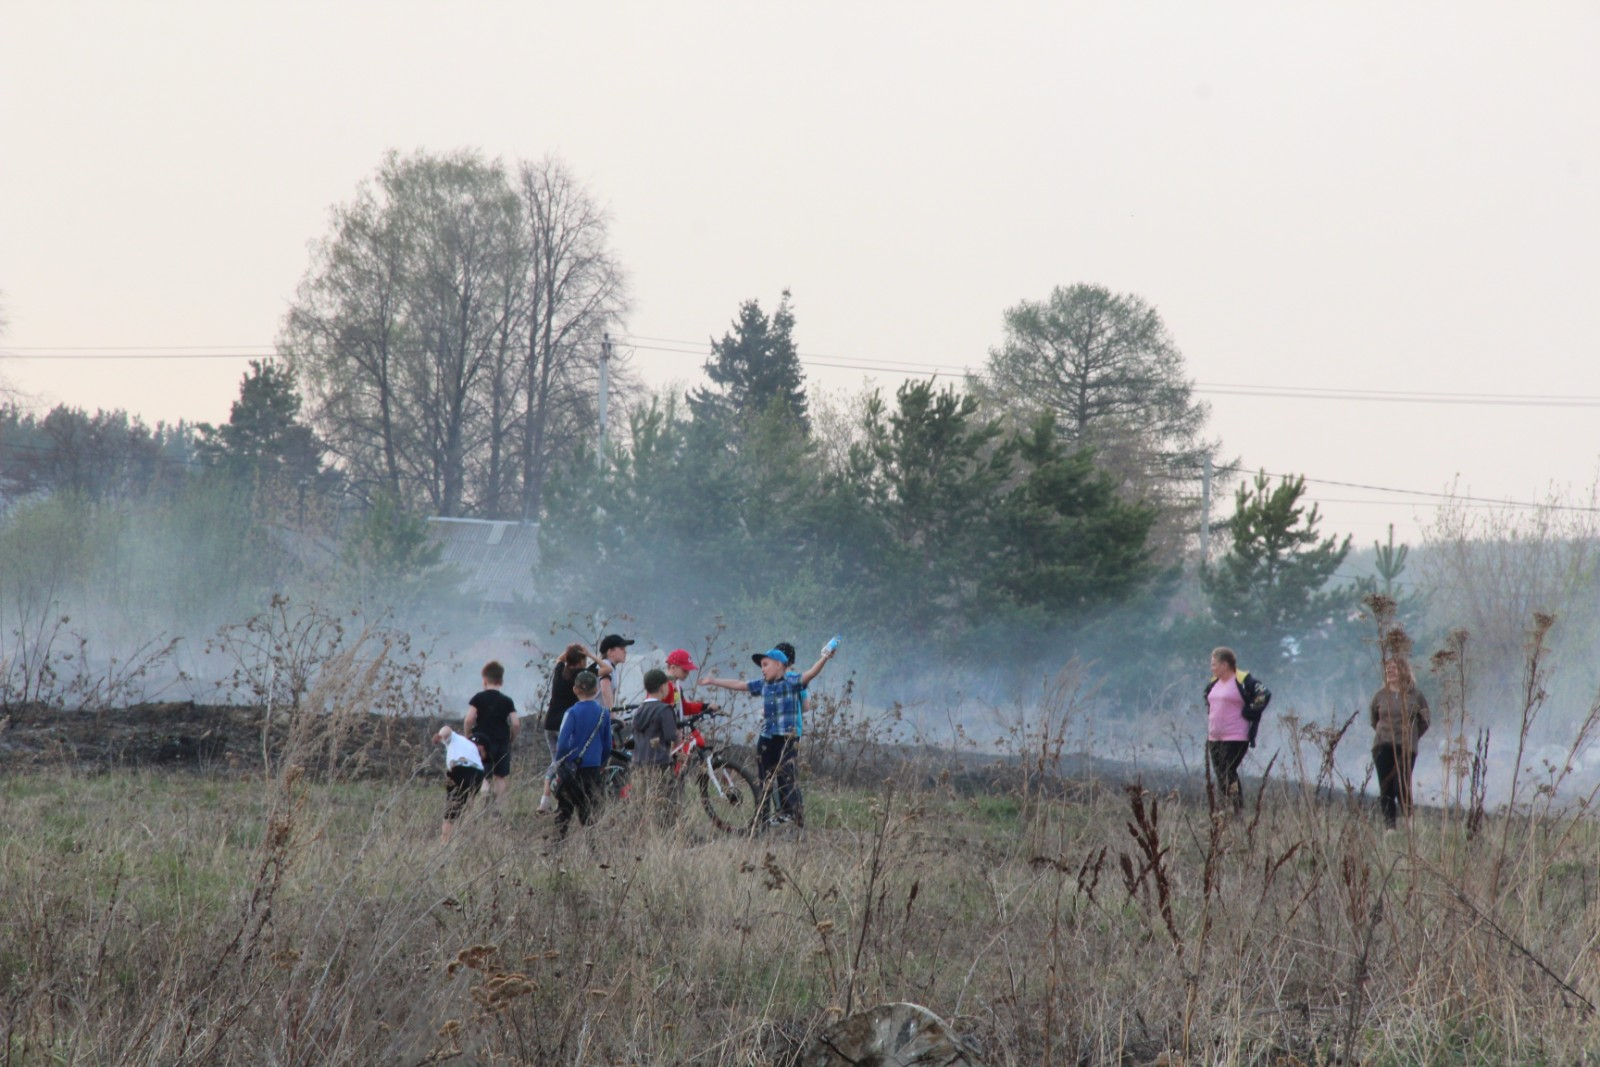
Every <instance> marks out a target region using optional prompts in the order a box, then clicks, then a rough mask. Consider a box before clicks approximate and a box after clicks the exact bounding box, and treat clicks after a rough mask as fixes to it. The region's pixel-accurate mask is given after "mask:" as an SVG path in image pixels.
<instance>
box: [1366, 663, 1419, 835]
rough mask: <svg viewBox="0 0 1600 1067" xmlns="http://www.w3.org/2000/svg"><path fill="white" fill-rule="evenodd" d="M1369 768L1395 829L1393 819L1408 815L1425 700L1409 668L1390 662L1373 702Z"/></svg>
mask: <svg viewBox="0 0 1600 1067" xmlns="http://www.w3.org/2000/svg"><path fill="white" fill-rule="evenodd" d="M1371 712H1372V729H1373V737H1372V768H1373V770H1374V771H1375V772H1376V773H1377V775H1378V798H1379V804H1380V805H1381V806H1382V808H1383V818H1384V821H1385V822H1386V823H1388V824H1389V829H1391V830H1392V829H1394V825H1395V818H1396V817H1397V816H1398V815H1399V814H1400V813H1401V812H1402V811H1404V812H1405V813H1406V814H1407V815H1410V814H1411V772H1412V770H1413V769H1414V768H1415V767H1416V765H1417V742H1418V741H1419V740H1420V739H1421V738H1422V735H1423V734H1425V733H1427V732H1428V699H1427V697H1424V696H1423V695H1422V693H1421V692H1420V691H1419V690H1418V689H1417V683H1416V680H1415V679H1414V678H1413V677H1412V674H1411V665H1410V664H1409V663H1407V662H1406V661H1405V660H1404V659H1400V658H1393V659H1388V660H1385V661H1384V664H1383V688H1382V689H1380V690H1378V692H1377V693H1376V694H1375V695H1374V696H1373V698H1372V708H1371Z"/></svg>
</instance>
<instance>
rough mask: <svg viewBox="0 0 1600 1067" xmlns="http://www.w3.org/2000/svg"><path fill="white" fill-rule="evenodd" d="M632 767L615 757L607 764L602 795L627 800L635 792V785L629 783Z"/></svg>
mask: <svg viewBox="0 0 1600 1067" xmlns="http://www.w3.org/2000/svg"><path fill="white" fill-rule="evenodd" d="M631 769H632V767H631V766H630V765H629V764H627V763H624V762H621V761H620V760H616V759H613V760H612V761H611V762H610V763H608V764H606V768H605V776H604V783H605V785H604V790H603V792H602V794H601V795H602V796H606V797H609V798H611V799H612V800H627V799H628V796H629V794H631V793H632V792H633V787H632V786H631V785H629V784H628V779H629V777H630V776H629V773H628V772H629V771H630V770H631Z"/></svg>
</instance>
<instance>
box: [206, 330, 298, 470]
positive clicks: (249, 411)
mask: <svg viewBox="0 0 1600 1067" xmlns="http://www.w3.org/2000/svg"><path fill="white" fill-rule="evenodd" d="M198 433H199V441H198V443H197V448H196V450H197V452H198V453H199V456H200V458H201V459H202V460H203V461H205V462H207V463H209V464H212V465H214V466H219V467H221V468H223V469H224V470H226V471H228V472H229V473H230V474H233V475H234V476H236V477H238V478H240V479H242V480H245V481H248V482H252V483H254V484H257V485H260V484H262V483H266V482H279V483H286V484H288V485H294V486H312V485H317V484H318V483H319V482H322V481H324V480H325V479H324V470H323V461H322V445H321V443H320V442H319V441H318V440H317V438H316V435H315V434H313V433H312V432H311V428H310V427H309V426H307V425H305V424H304V423H303V422H301V421H300V394H299V392H298V391H297V390H296V388H295V378H294V372H293V371H291V370H289V369H288V368H286V367H284V366H282V365H281V364H279V363H276V362H272V361H266V360H256V359H253V360H251V361H250V370H249V373H247V374H246V375H245V376H244V379H243V380H242V381H241V382H240V383H239V399H238V400H235V401H234V402H233V408H232V411H231V413H230V414H229V416H228V421H227V422H226V423H224V424H223V425H222V426H211V425H209V424H205V423H202V424H201V425H200V427H199V428H198Z"/></svg>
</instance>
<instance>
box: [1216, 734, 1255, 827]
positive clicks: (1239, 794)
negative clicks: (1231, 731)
mask: <svg viewBox="0 0 1600 1067" xmlns="http://www.w3.org/2000/svg"><path fill="white" fill-rule="evenodd" d="M1249 751H1250V742H1248V741H1207V742H1206V755H1207V756H1209V757H1210V758H1211V775H1212V777H1213V778H1214V779H1215V780H1216V783H1217V789H1219V790H1220V791H1221V792H1222V795H1223V796H1225V797H1229V798H1231V799H1232V802H1233V810H1234V811H1243V810H1244V786H1242V785H1240V784H1239V765H1240V764H1241V763H1243V762H1244V757H1245V756H1246V754H1248V753H1249Z"/></svg>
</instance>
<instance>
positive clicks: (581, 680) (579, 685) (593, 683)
mask: <svg viewBox="0 0 1600 1067" xmlns="http://www.w3.org/2000/svg"><path fill="white" fill-rule="evenodd" d="M572 688H573V689H574V690H576V691H577V692H579V693H592V692H594V691H595V690H596V689H598V688H600V679H598V678H596V677H595V676H594V672H593V671H579V672H578V676H577V677H576V678H574V679H572Z"/></svg>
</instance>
